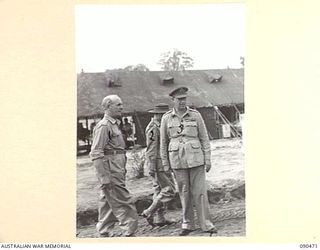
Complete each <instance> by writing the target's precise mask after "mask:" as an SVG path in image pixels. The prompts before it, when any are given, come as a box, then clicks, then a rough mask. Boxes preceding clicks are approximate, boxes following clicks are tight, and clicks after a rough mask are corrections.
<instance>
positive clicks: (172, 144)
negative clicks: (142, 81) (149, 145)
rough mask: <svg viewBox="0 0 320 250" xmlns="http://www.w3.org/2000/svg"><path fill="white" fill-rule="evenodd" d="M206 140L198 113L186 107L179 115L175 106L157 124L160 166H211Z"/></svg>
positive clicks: (205, 131) (184, 167)
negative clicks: (158, 128) (158, 129)
mask: <svg viewBox="0 0 320 250" xmlns="http://www.w3.org/2000/svg"><path fill="white" fill-rule="evenodd" d="M210 155H211V150H210V142H209V137H208V133H207V129H206V126H205V123H204V121H203V119H202V116H201V114H200V113H199V112H198V111H197V110H194V109H191V108H189V107H187V110H186V112H185V113H184V114H183V115H182V116H181V117H180V116H179V115H178V114H177V113H176V111H175V109H172V110H170V111H168V112H167V113H165V114H164V115H163V117H162V120H161V127H160V156H161V159H162V164H163V166H166V167H167V166H168V167H171V168H172V169H186V168H192V167H197V166H201V165H204V164H206V165H207V164H208V165H211V161H210V157H211V156H210Z"/></svg>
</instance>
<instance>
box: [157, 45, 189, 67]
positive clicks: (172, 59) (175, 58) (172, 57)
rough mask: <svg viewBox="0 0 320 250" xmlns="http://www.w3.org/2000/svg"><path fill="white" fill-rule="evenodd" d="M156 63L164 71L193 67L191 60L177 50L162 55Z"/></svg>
mask: <svg viewBox="0 0 320 250" xmlns="http://www.w3.org/2000/svg"><path fill="white" fill-rule="evenodd" d="M160 57H161V58H160V60H159V62H158V64H159V65H161V69H163V70H164V71H179V70H186V69H188V68H192V67H193V59H192V58H191V57H189V56H188V55H187V53H185V52H182V51H180V50H178V49H174V50H173V51H168V52H165V53H162V54H161V56H160Z"/></svg>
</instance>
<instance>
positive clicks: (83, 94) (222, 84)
mask: <svg viewBox="0 0 320 250" xmlns="http://www.w3.org/2000/svg"><path fill="white" fill-rule="evenodd" d="M165 74H166V73H165V72H163V71H109V72H104V73H80V74H78V77H77V84H78V86H77V91H78V93H77V96H78V99H77V100H78V105H77V113H78V117H89V116H93V115H97V114H102V113H103V111H102V109H101V107H100V104H101V101H102V99H103V98H104V97H105V96H106V95H110V94H117V95H119V96H120V97H121V99H122V101H123V103H124V112H125V113H131V112H134V111H147V110H148V109H150V108H152V107H153V105H154V104H156V103H160V102H162V103H163V102H165V103H168V104H169V105H170V106H171V100H170V97H169V96H168V94H169V93H170V92H171V91H172V90H174V89H175V88H177V87H180V86H186V87H188V88H189V92H188V104H189V105H192V106H194V107H198V108H200V107H212V106H215V105H217V106H225V105H230V104H239V103H243V102H244V86H243V81H244V80H243V79H244V73H243V69H215V70H187V71H176V72H170V74H169V76H171V77H172V78H173V83H172V81H169V82H166V81H164V78H165V77H164V75H165ZM217 75H218V76H222V77H220V78H217V79H218V80H217V81H212V79H213V78H216V76H217ZM110 79H113V80H114V83H113V80H112V81H111V82H112V84H114V86H113V87H111V86H110Z"/></svg>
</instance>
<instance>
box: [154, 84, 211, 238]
mask: <svg viewBox="0 0 320 250" xmlns="http://www.w3.org/2000/svg"><path fill="white" fill-rule="evenodd" d="M187 91H188V88H186V87H180V88H177V89H175V90H174V91H172V92H171V93H170V94H169V96H171V97H172V100H173V104H174V108H173V109H172V110H170V111H169V112H167V113H165V114H164V115H163V117H162V120H161V128H160V155H161V159H162V164H163V168H164V171H168V170H169V169H170V168H171V169H172V170H173V171H174V174H175V177H176V180H177V184H178V188H179V195H180V200H181V205H182V231H181V232H180V234H179V235H180V236H184V235H188V234H190V232H192V231H193V230H195V221H194V210H193V205H195V208H196V212H197V218H198V221H199V225H200V228H201V230H202V231H204V232H207V233H210V235H212V234H213V233H217V230H216V228H215V226H214V225H213V223H212V221H211V216H210V213H209V202H208V196H207V189H206V183H205V171H206V172H208V171H209V170H210V168H211V160H210V152H211V151H210V143H209V138H208V133H207V129H206V126H205V124H204V121H203V119H202V116H201V114H200V113H199V112H198V111H196V110H195V109H191V108H189V107H188V106H186V102H187Z"/></svg>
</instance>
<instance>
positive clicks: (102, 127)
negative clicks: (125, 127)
mask: <svg viewBox="0 0 320 250" xmlns="http://www.w3.org/2000/svg"><path fill="white" fill-rule="evenodd" d="M119 125H120V121H119V120H118V119H114V118H112V117H111V116H109V115H107V114H105V115H104V117H103V119H102V120H101V121H99V122H98V124H97V125H96V126H95V128H94V130H93V141H92V146H91V152H90V157H91V159H92V160H96V159H99V158H103V157H104V151H105V150H107V151H108V150H125V142H124V140H123V135H122V132H121V130H120V127H119Z"/></svg>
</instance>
